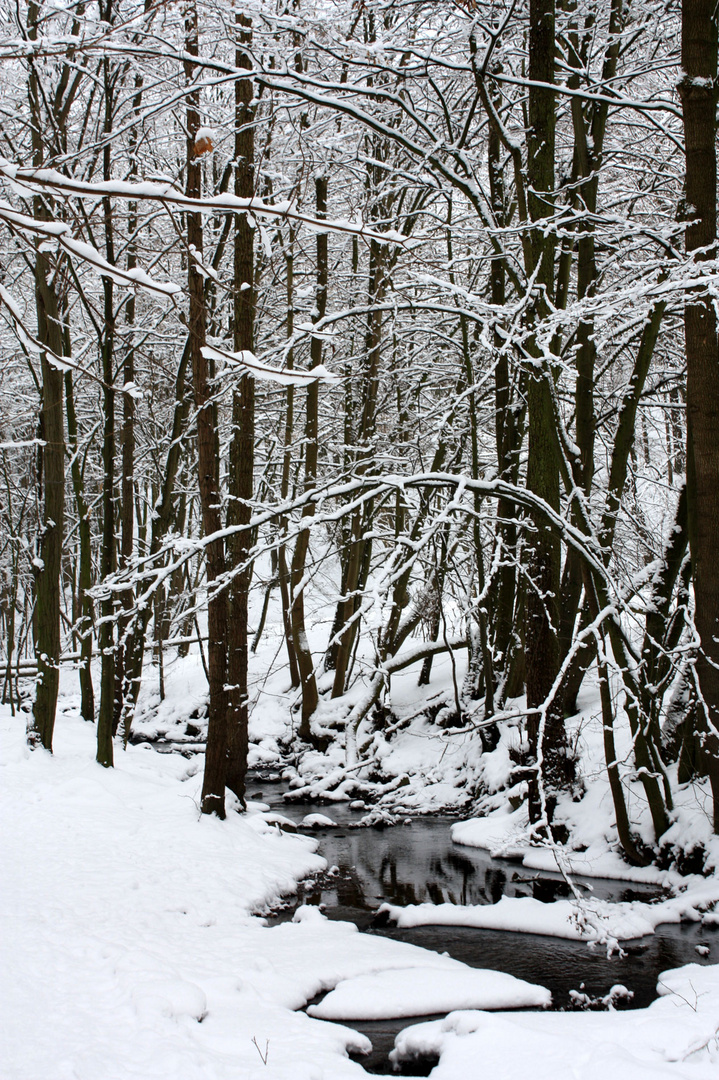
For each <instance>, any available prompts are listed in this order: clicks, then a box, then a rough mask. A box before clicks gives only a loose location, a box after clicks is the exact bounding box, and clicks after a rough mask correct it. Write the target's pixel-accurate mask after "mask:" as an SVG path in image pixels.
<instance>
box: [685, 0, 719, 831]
mask: <svg viewBox="0 0 719 1080" xmlns="http://www.w3.org/2000/svg"><path fill="white" fill-rule="evenodd" d="M716 19H717V16H716V7H715V5H714V3H713V0H683V2H682V69H683V71H684V75H683V77H682V80H681V82H680V84H679V90H680V93H681V99H682V107H683V114H684V141H685V148H686V202H687V206H688V208H689V209H688V213H689V215H690V220H689V221H688V223H687V228H686V249H687V253H692V252H696V256H695V258H696V261H697V263H701V262H702V261H704V260H706V259H714V258H716V238H717V202H716V186H717V160H716V106H717V22H716ZM684 333H685V338H686V355H687V433H688V438H687V479H688V490H687V496H688V512H689V519H688V520H689V543H690V549H691V557H692V570H693V575H694V595H695V615H694V618H695V623H696V628H697V632H698V635H699V640H700V643H701V644H700V648H699V654H698V656H697V663H696V670H697V675H698V680H699V688H700V690H701V696H702V698H703V702H702V703H701V704H700V707H699V709H698V715H699V716H700V717H702V719H703V723H704V731H703V742H704V752H705V756H706V764H707V771H708V774H709V780H710V783H711V788H712V795H713V800H714V831H715V832H719V562H718V561H717V551H719V342H718V340H717V318H716V310H715V307H714V303H713V301H712V298H711V296H709V295H708V294H707V293H706V292H705V291H703V290H700V288H698V289H697V291H696V292H694V293H690V294H689V296H688V297H687V302H686V306H685V309H684Z"/></svg>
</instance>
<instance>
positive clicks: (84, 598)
mask: <svg viewBox="0 0 719 1080" xmlns="http://www.w3.org/2000/svg"><path fill="white" fill-rule="evenodd" d="M68 337H69V334H68ZM66 354H67V355H68V356H69V355H70V349H69V343H68V345H66ZM65 400H66V408H67V435H68V444H69V449H70V455H71V458H70V461H71V464H70V472H71V475H72V487H73V491H74V493H75V506H76V509H77V519H78V533H79V537H80V565H79V567H78V576H77V608H78V616H79V631H80V665H79V671H80V714H81V715H82V718H83V720H88V721H90V722H94V720H95V693H94V690H93V686H92V668H91V664H92V631H93V623H94V619H93V605H92V597H91V596H90V588H91V586H92V535H91V531H90V510H89V507H88V505H87V500H86V499H85V480H84V476H83V470H82V467H81V465H80V454H79V448H78V435H77V417H76V415H75V395H74V392H73V385H72V372H70V371H66V372H65Z"/></svg>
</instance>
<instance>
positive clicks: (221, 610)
mask: <svg viewBox="0 0 719 1080" xmlns="http://www.w3.org/2000/svg"><path fill="white" fill-rule="evenodd" d="M185 53H186V59H185V62H184V64H185V78H186V81H187V85H188V87H192V84H193V82H194V78H195V73H196V70H197V67H196V65H195V63H194V62H193V60H192V59H191V58H192V57H196V56H198V55H199V41H198V22H197V6H196V4H195V3H194V0H189V2H188V3H187V5H186V7H185ZM186 120H187V179H186V193H187V195H188V196H189V197H190V198H193V199H199V198H200V197H201V195H202V170H201V166H200V161H199V159H198V157H197V155H196V152H195V138H196V135H197V132H198V131H199V129H200V94H199V90H196V89H190V90H189V92H188V94H187V113H186ZM202 241H203V237H202V216H201V215H200V214H197V213H188V214H187V244H188V248H189V258H188V286H189V293H190V320H189V323H190V325H189V330H190V358H191V360H192V383H193V392H194V397H195V407H196V409H197V455H198V482H199V489H200V505H201V507H202V527H203V531H204V534H205V536H206V537H211V536H213V535H214V534H217V533H219V532H220V530H221V528H222V516H221V513H220V482H219V480H220V478H219V460H220V443H219V436H218V432H217V424H216V421H215V415H214V409H213V403H212V394H211V389H210V381H209V369H208V362H207V360H206V359H205V357H204V356H203V355H202V349H203V346H204V345H205V326H206V310H205V297H204V292H203V279H202V275H201V274H200V272H199V270H198V266H197V262H196V260H195V257H194V256H195V255H197V257H198V258H200V259H201V258H202V250H203V242H202ZM224 572H225V545H224V542H223V540H222V539H221V538H220V537H219V536H216V538H215V539H214V540H211V541H210V542H209V543H208V545H207V548H206V576H207V590H208V603H207V627H208V642H207V655H208V661H207V666H208V672H209V684H210V704H209V711H208V726H207V747H206V751H205V774H204V778H203V783H202V812H203V814H217V816H218V817H220V818H224V816H225V777H226V774H227V694H226V691H225V682H226V678H225V675H226V660H225V657H226V650H227V597H226V594H225V592H224V590H223V591H220V592H214V591H213V585H214V583H215V582H216V581H217V579H218V578H220V577H221V576H222V575H223V574H224Z"/></svg>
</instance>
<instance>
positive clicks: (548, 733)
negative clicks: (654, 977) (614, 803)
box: [525, 0, 570, 822]
mask: <svg viewBox="0 0 719 1080" xmlns="http://www.w3.org/2000/svg"><path fill="white" fill-rule="evenodd" d="M554 51H555V40H554V0H530V5H529V79H530V87H529V102H528V107H529V132H528V137H527V144H528V145H527V182H528V199H527V206H528V210H529V215H530V217H531V219H532V222H536V223H540V226H539V227H538V228H536V229H534V230H533V232H532V234H531V249H532V266H531V269H532V270H536V275H537V276H536V286H535V288H536V297H535V299H534V302H533V305H532V308H533V309H532V311H531V313H530V315H531V318H532V320H533V323H534V325H537V324H538V323H539V322H540V321H541V319H542V317H543V315H544V314H545V313H546V311H547V310H548V303H549V301H551V299H552V297H553V289H554V251H555V246H556V240H555V236H554V234H553V232H552V227H551V226H549V227H547V226H546V222H547V219H548V218H551V217H552V215H553V213H554V150H555V112H554V110H555V92H554V90H553V89H552V88H551V87H552V84H553V83H554V75H555V60H554ZM527 348H528V351H529V353H530V356H532V357H533V360H534V364H533V365H532V367H531V369H530V372H529V378H528V387H527V399H528V430H529V457H528V462H527V486H528V488H529V489H530V490H531V491H532V492H534V494H535V495H539V496H540V497H541V498H542V499H544V501H545V502H547V503H548V504H549V505H550V506H551V507H553V508H554V509H555V510H558V509H559V460H558V445H557V435H556V432H555V430H554V408H553V403H552V389H551V386H550V385H549V379H550V378H551V377H552V373H551V371H550V370H548V368H547V365H546V363H543V362H542V361H541V359H540V357H541V350H539V349H538V348H537V345H536V343H535V342H534V340H533V339H530V341H529V343H528V346H527ZM528 547H529V561H528V574H529V578H530V583H529V586H528V588H527V595H526V608H525V612H526V615H525V619H526V622H525V665H526V682H527V709H528V710H529V715H528V734H529V744H530V755H531V759H532V773H531V774H530V782H529V814H530V819H531V820H532V821H539V820H541V819H543V818H544V817H545V815H546V818H547V819H548V821H549V822H551V820H552V817H553V813H554V807H555V805H556V800H557V795H558V793H559V791H560V790H561V789H562V788H565V787H566V786H567V780H568V773H569V772H570V768H569V766H570V762H569V759H568V757H567V753H566V749H567V747H566V735H565V731H564V718H563V714H562V708H561V700H559V695H555V697H554V700H553V701H552V702H551V703H549V704H547V702H548V698H549V695H550V691H551V689H552V685H553V683H554V681H555V679H556V676H557V672H558V670H559V648H558V642H557V630H558V626H559V585H560V564H561V548H560V543H559V539H558V537H557V536H555V535H553V533H552V532H551V531H550V530H549V529H547V527H546V526H545V525H544V524H543V523H541V522H540V521H536V522H535V525H534V531H533V533H532V535H531V536H530V538H529V541H528Z"/></svg>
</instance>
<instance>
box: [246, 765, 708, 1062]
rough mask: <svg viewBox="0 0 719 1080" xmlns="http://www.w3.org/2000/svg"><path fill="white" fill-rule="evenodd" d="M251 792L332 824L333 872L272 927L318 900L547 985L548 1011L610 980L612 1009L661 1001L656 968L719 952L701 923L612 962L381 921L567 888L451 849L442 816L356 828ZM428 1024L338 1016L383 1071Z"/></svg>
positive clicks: (580, 951) (618, 886)
mask: <svg viewBox="0 0 719 1080" xmlns="http://www.w3.org/2000/svg"><path fill="white" fill-rule="evenodd" d="M248 779H250V778H248ZM247 791H248V798H249V799H250V800H251V801H257V802H264V803H266V804H268V805H269V806H270V807H271V808H272V810H273V812H276V813H277V814H281V815H282V816H283V817H285V818H288V819H290V820H291V821H292V822H295V823H296V824H300V823H301V822H302V820H303V818H304V817H305V816H306V815H308V814H313V813H317V814H322V815H324V816H325V817H329V818H331V819H332V820H334V821H335V822H336V823H337V825H336V826H335V827H328V828H321V829H318V830H317V832H316V835H317V838H318V840H319V845H320V846H319V854H321V855H323V856H324V858H325V859H326V860H327V863H328V867H329V868H331V870H330V872H328V873H327V874H324V875H322V877H321V878H319V879H317V880H314V879H311V880H309V881H307V882H302V883H300V886H299V889H298V893H297V895H296V896H295V897H292V899H291V901H289V902H288V903H287V904H286V905H284V906H283V907H282V908H281V909H279V910H277V911H276V912H275V913H274V914H272V915H271V916H270V918H269V920H268V921H269V922H270V923H272V922H277V921H281V920H284V919H290V918H291V917H292V915H293V913H294V911H295V910H296V908H297V907H298V906H299V905H300V904H318V905H322V908H323V911H324V913H325V915H327V917H328V918H330V919H340V920H345V921H348V922H353V923H355V924H356V925H357V927H358V928H359V929H360V930H361V931H363V932H365V933H371V934H377V935H381V936H384V937H391V938H395V939H396V940H399V941H407V942H411V943H412V944H413V945H420V946H422V947H423V948H426V949H432V950H434V951H435V952H439V953H448V954H449V955H450V956H452V957H454V958H455V959H457V960H461V961H463V963H465V964H468V965H470V966H471V967H477V968H492V969H495V970H498V971H505V972H508V973H509V974H510V975H515V976H517V977H518V978H521V979H526V980H527V981H528V982H533V983H539V984H540V985H541V986H546V987H548V988H549V989H550V990H551V992H552V998H553V1002H554V1005H553V1007H554V1008H555V1009H567V1008H572V1007H574V1005H573V1002H572V998H571V997H570V991H578V992H580V993H582V994H586V995H588V997H589V998H592V999H599V998H602V997H604V996H605V995H607V994H608V993H609V991H610V989H611V988H612V987H613V986H615V985H616V984H622V985H623V986H625V987H627V989H628V990H630V991H632V993H633V997H632V998H631V1000H630V1001H628V1002H620V1003H619V1007H624V1008H644V1007H646V1006H647V1005H649V1004H650V1002H652V1001H653V1000H654V999H655V998H656V996H657V991H656V986H657V980H658V976H659V974H660V973H661V972H662V971H666V970H667V969H669V968H674V967H680V966H681V965H683V964H688V963H711V962H712V960H713V959H715V958H716V956H717V955H719V937H718V936H717V933H718V932H719V931H718V929H717V928H713V927H702V926H700V925H698V924H696V923H688V924H681V925H675V924H664V925H662V926H659V927H658V928H657V932H656V934H654V935H653V936H650V937H645V938H642V939H639V940H636V941H631V942H625V943H623V950H624V953H625V955H624V956H619V955H614V956H612V957H610V958H608V957H607V954H606V949H604V948H602V947H597V948H591V947H589V946H588V945H587V944H586V943H584V942H576V941H567V940H564V939H562V938H556V937H545V936H540V935H536V934H517V933H511V932H508V931H497V930H483V929H474V928H468V927H452V926H420V927H414V928H411V929H399V928H398V927H396V926H383V925H381V919H379V920H378V919H377V917H376V912H377V908H378V907H379V906H380V904H382V903H385V902H387V903H392V904H399V905H406V904H419V903H423V902H431V903H435V904H439V903H445V902H449V903H455V904H494V903H497V901H498V900H499V899H500V898H501V897H502V896H511V897H520V896H529V897H534V898H535V899H537V900H540V901H542V902H545V903H549V902H551V901H552V900H557V899H562V898H564V897H567V896H569V888H568V886H567V884H566V882H565V881H564V880H563V879H562V877H561V875H559V874H552V873H548V872H541V873H539V872H535V871H528V870H527V869H526V868H525V867H523V866H522V865H521V864H520V863H517V862H512V861H509V860H505V859H494V858H491V857H490V856H489V855H488V854H487V852H486V851H482V850H479V849H477V848H468V847H462V846H461V845H459V844H454V843H453V842H452V840H451V839H450V832H449V829H450V825H451V823H452V821H451V819H450V818H447V817H416V818H413V819H411V823H409V818H408V819H407V821H408V823H407V824H398V825H394V826H391V827H377V826H374V827H369V828H356V827H352V826H353V825H356V824H357V823H359V822H360V821H361V819H362V817H363V816H364V815H365V813H366V811H365V810H362V809H354V810H353V809H350V807H349V806H348V804H347V803H338V804H332V805H331V806H327V805H324V804H322V805H320V804H318V803H314V804H308V803H302V804H297V803H292V802H288V801H287V800H285V799H284V792H285V791H286V785H284V784H282V783H280V782H277V781H274V782H273V781H269V782H268V781H267V780H266V779H262V780H259V779H254V778H253V779H252V780H251V782H249V783H248V789H247ZM303 831H304V830H303ZM579 882H580V883H581V884H585V885H588V886H590V887H591V890H592V895H593V896H595V897H598V898H600V899H607V900H615V901H619V900H651V899H653V898H654V897H656V896H657V895H659V892H658V890H657V888H656V887H655V886H644V885H637V884H634V883H626V882H618V881H612V880H605V879H599V878H592V879H591V880H584V881H583V880H582V879H581V878H580V879H579ZM697 946H699V947H703V949H705V948H708V950H709V951H708V953H707V954H706V955H704V956H702V955H700V954H699V953H698V952H697ZM425 1019H429V1017H413V1018H411V1019H407V1018H404V1019H401V1020H385V1021H372V1022H367V1023H361V1022H357V1023H355V1022H350V1023H348V1022H345V1023H346V1024H347V1026H348V1027H352V1028H354V1029H355V1030H357V1031H361V1032H363V1033H364V1034H366V1035H367V1036H368V1038H369V1039H370V1040H371V1042H372V1046H373V1051H372V1054H371V1055H369V1057H363V1058H360V1059H358V1060H360V1061H361V1063H362V1065H363V1066H364V1068H365V1069H366V1071H367V1072H370V1073H371V1072H379V1073H388V1072H391V1071H392V1069H391V1066H390V1065H389V1063H388V1060H387V1056H388V1054H389V1051H390V1050H392V1048H393V1046H394V1038H395V1035H396V1034H397V1033H398V1032H399V1031H400V1030H402V1029H403V1028H405V1027H407V1026H409V1025H410V1024H414V1023H418V1022H420V1021H422V1020H425ZM424 1064H425V1065H426V1068H424V1067H423V1066H422V1065H418V1064H417V1063H416V1062H413V1063H412V1067H411V1075H413V1076H418V1075H427V1074H428V1072H429V1070H430V1068H431V1067H432V1066H433V1065H434V1064H436V1060H435V1061H430V1060H429V1059H428V1060H427V1062H426V1063H424Z"/></svg>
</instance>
